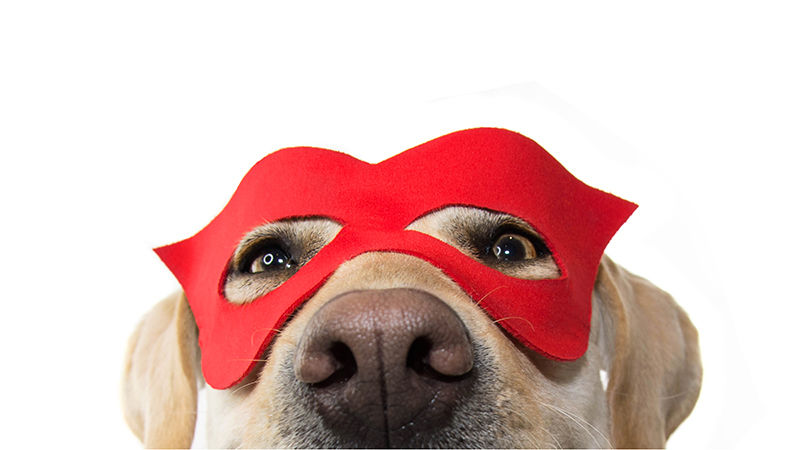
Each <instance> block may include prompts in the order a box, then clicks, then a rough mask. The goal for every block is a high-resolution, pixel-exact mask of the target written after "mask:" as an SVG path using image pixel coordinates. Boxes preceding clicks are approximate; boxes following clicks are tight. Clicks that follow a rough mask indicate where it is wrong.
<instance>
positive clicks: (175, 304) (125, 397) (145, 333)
mask: <svg viewBox="0 0 800 450" xmlns="http://www.w3.org/2000/svg"><path fill="white" fill-rule="evenodd" d="M199 353H200V351H199V348H198V346H197V326H196V325H195V321H194V317H193V316H192V313H191V310H190V309H189V304H188V303H187V301H186V297H185V296H184V295H183V293H182V292H178V293H176V294H173V295H172V296H170V297H168V298H166V299H165V300H163V301H161V302H160V303H158V304H157V305H156V306H155V307H154V308H153V309H152V310H151V311H150V312H149V313H147V315H146V316H145V317H144V318H143V319H142V321H141V323H139V326H138V327H137V329H136V331H135V332H134V333H133V336H131V338H130V341H129V344H128V351H127V355H126V358H125V368H124V373H123V379H122V408H123V411H124V414H125V419H126V421H127V422H128V426H130V428H131V429H132V430H133V432H134V433H135V434H136V436H137V437H138V438H139V439H140V440H141V441H142V442H143V443H144V445H145V447H148V448H189V447H190V446H191V445H192V438H193V436H194V428H195V419H196V416H197V386H198V381H199V378H198V377H199V374H200V369H199V356H200V355H199Z"/></svg>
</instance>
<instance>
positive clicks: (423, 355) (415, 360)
mask: <svg viewBox="0 0 800 450" xmlns="http://www.w3.org/2000/svg"><path fill="white" fill-rule="evenodd" d="M432 347H433V344H432V343H431V340H430V339H429V338H427V337H418V338H416V339H415V340H414V342H412V343H411V347H410V348H409V349H408V356H407V357H406V367H408V368H410V369H411V370H413V371H414V372H416V373H417V374H419V375H430V373H429V372H431V371H432V370H433V369H431V366H430V359H429V356H430V353H431V348H432Z"/></svg>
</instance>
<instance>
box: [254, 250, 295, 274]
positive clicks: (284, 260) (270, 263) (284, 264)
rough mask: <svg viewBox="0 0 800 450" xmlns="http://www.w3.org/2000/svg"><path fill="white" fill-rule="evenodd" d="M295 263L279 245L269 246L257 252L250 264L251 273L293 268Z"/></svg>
mask: <svg viewBox="0 0 800 450" xmlns="http://www.w3.org/2000/svg"><path fill="white" fill-rule="evenodd" d="M294 264H295V262H294V261H292V259H291V257H289V255H287V254H286V252H285V251H284V250H283V249H281V248H279V247H269V248H266V249H264V250H262V251H260V252H258V253H257V255H256V256H255V257H254V258H253V259H252V260H251V262H250V265H249V272H250V273H260V272H266V271H268V270H286V269H291V268H292V266H293V265H294Z"/></svg>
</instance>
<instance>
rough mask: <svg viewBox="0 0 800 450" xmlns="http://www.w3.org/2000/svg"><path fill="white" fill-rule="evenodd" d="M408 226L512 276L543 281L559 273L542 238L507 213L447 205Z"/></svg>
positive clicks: (530, 227) (557, 275) (557, 276)
mask: <svg viewBox="0 0 800 450" xmlns="http://www.w3.org/2000/svg"><path fill="white" fill-rule="evenodd" d="M407 229H409V230H414V231H418V232H421V233H425V234H428V235H430V236H432V237H435V238H437V239H439V240H441V241H443V242H445V243H447V244H450V245H452V246H453V247H455V248H457V249H459V250H460V251H461V252H463V253H464V254H465V255H467V256H469V257H471V258H472V259H474V260H476V261H478V262H480V263H482V264H484V265H486V266H488V267H491V268H493V269H495V270H498V271H500V272H502V273H504V274H506V275H509V276H512V277H515V278H521V279H526V280H543V279H556V278H559V277H560V276H561V269H560V268H559V266H558V264H557V263H556V260H555V257H554V256H553V252H552V251H551V250H550V248H548V245H547V244H546V243H545V240H544V237H542V236H540V235H539V233H538V232H537V231H536V230H535V228H534V227H533V226H531V225H529V224H528V223H527V222H525V221H524V220H522V219H520V218H518V217H515V216H512V215H510V214H507V213H503V212H498V211H491V210H488V209H482V208H475V207H470V206H461V205H454V206H447V207H444V208H442V209H439V210H436V211H433V212H430V213H428V214H425V215H424V216H421V217H419V218H417V219H416V220H414V221H413V222H412V223H410V224H409V225H408V227H407Z"/></svg>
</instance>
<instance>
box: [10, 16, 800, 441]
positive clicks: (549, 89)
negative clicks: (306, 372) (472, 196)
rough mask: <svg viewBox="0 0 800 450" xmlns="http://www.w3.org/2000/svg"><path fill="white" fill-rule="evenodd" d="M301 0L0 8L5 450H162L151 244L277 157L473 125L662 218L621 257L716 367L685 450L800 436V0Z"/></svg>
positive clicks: (406, 142)
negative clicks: (144, 358) (126, 415)
mask: <svg viewBox="0 0 800 450" xmlns="http://www.w3.org/2000/svg"><path fill="white" fill-rule="evenodd" d="M284 3H289V2H275V3H267V2H254V3H250V2H235V3H234V2H218V3H209V2H187V3H175V2H163V1H158V2H149V1H135V2H110V1H96V2H86V1H72V2H38V1H25V2H23V1H18V2H12V1H7V2H3V3H2V4H0V152H1V153H0V155H1V156H0V199H1V202H0V205H2V220H0V230H1V231H2V232H1V233H0V250H2V256H0V274H2V275H0V276H2V290H3V298H2V302H3V303H2V305H3V312H2V313H1V314H0V357H2V371H0V390H2V397H0V398H1V399H2V400H1V401H2V404H3V410H4V412H5V413H6V414H5V415H4V416H5V417H4V418H3V419H2V430H3V432H2V434H3V442H4V444H6V445H8V444H11V445H15V444H16V445H24V446H42V445H48V446H58V447H71V446H77V445H80V446H82V447H83V446H89V447H101V446H102V447H107V446H109V445H110V446H113V447H129V448H136V447H137V445H138V443H137V441H136V440H135V438H134V437H133V435H132V434H131V433H130V432H129V431H128V430H127V428H126V426H125V425H124V422H123V419H122V415H121V413H120V408H119V401H118V383H119V375H120V371H121V365H122V354H123V350H124V347H125V342H126V339H127V336H128V335H129V334H130V332H131V331H132V330H133V328H134V326H135V324H136V322H137V321H138V319H139V318H140V317H141V315H142V314H144V313H145V312H146V311H147V310H148V309H149V307H150V306H151V305H153V304H154V303H155V302H156V301H157V300H159V299H160V298H161V297H163V296H165V295H166V294H168V293H169V292H171V291H172V290H174V289H175V288H177V283H176V282H175V281H174V279H173V278H172V277H171V275H170V273H169V272H168V271H167V269H166V268H165V267H163V266H162V265H161V264H160V262H159V261H158V259H157V258H156V256H155V255H154V254H153V253H152V252H151V251H150V248H152V247H155V246H158V245H162V244H167V243H170V242H173V241H176V240H179V239H182V238H185V237H188V236H189V235H191V234H193V233H194V232H196V231H197V230H199V229H200V228H201V227H202V226H204V225H205V224H206V223H207V222H208V221H209V220H211V218H213V216H214V215H215V214H216V213H217V212H218V211H219V210H220V209H221V207H222V206H223V205H224V204H225V203H226V201H227V200H228V198H229V196H230V195H231V193H232V192H233V190H234V188H235V186H236V185H237V183H238V181H239V180H240V178H241V177H242V176H243V175H244V173H245V172H246V170H247V169H248V168H249V167H250V166H251V165H252V164H253V163H255V162H256V161H257V160H258V159H260V158H261V157H262V156H263V155H265V154H266V153H268V152H270V151H272V150H275V149H277V148H280V147H283V146H295V145H315V146H322V147H328V148H333V149H338V150H342V151H346V152H349V153H351V154H354V155H356V156H358V157H361V158H364V159H366V160H369V161H371V162H377V161H379V160H381V159H383V158H385V157H387V156H390V155H392V154H394V153H397V152H400V151H402V150H404V149H406V148H408V147H411V146H413V145H416V144H419V143H421V142H424V141H426V140H428V139H431V138H434V137H436V136H438V135H440V134H444V133H446V132H450V131H455V130H458V129H462V128H467V127H472V126H502V127H506V128H510V129H514V130H517V131H520V132H522V133H524V134H526V135H528V136H529V137H531V138H533V139H536V140H537V141H538V142H539V143H540V144H542V145H543V146H544V147H545V148H547V149H548V150H549V151H550V152H551V153H552V154H553V155H554V156H556V158H557V159H559V160H560V161H561V162H562V163H563V164H564V165H565V166H566V167H567V168H569V169H570V170H571V171H572V172H573V173H574V174H575V175H577V176H578V177H580V178H582V179H583V180H584V181H586V182H588V183H589V184H592V185H594V186H597V187H600V188H602V189H604V190H608V191H611V192H614V193H615V194H617V195H620V196H622V197H624V198H627V199H630V200H632V201H635V202H637V203H639V204H640V205H641V207H640V209H639V210H638V211H637V212H636V213H635V214H634V216H633V217H632V218H631V219H630V221H629V222H628V223H627V224H626V225H625V226H624V227H623V228H622V229H621V230H620V232H619V234H618V235H617V236H616V237H615V239H614V240H613V241H612V244H611V245H610V246H609V248H608V253H609V254H610V255H611V256H612V257H613V258H614V259H616V260H617V262H619V263H621V264H622V265H624V266H626V267H627V268H629V269H630V270H632V271H634V272H636V273H640V274H642V275H644V276H646V277H648V278H650V279H651V280H652V281H654V282H655V283H657V284H658V285H660V286H661V287H662V288H664V289H665V290H667V291H669V292H671V293H672V294H673V295H674V296H675V298H676V299H677V300H678V302H679V303H681V305H683V307H684V308H685V309H686V310H687V311H688V312H689V314H690V315H691V317H692V319H693V320H694V322H695V324H696V326H697V327H698V329H699V330H700V337H701V342H702V351H703V358H704V364H705V379H704V385H703V390H702V393H701V397H700V401H699V403H698V404H697V407H696V409H695V411H694V413H693V414H692V415H691V416H690V417H689V419H688V420H687V421H686V422H685V423H684V424H683V425H682V426H681V427H680V428H679V429H678V431H677V432H676V433H675V435H674V436H673V438H672V440H671V441H670V443H669V444H670V447H672V448H722V447H749V448H755V447H762V446H764V445H775V444H782V443H784V442H787V441H788V440H789V439H790V438H789V434H790V433H791V432H793V431H794V430H795V429H796V419H797V417H796V406H795V405H797V403H798V400H800V398H798V397H799V396H798V387H797V380H796V377H797V371H796V359H797V354H798V352H797V349H796V346H797V344H798V339H797V333H796V330H797V328H798V325H797V324H796V321H797V316H798V314H797V313H798V306H797V304H798V302H799V301H800V298H799V297H800V296H798V294H797V289H796V281H797V277H798V269H800V267H798V266H799V265H798V263H797V257H798V254H799V253H798V251H800V248H798V239H797V236H796V233H797V229H798V226H800V221H798V217H797V216H798V213H797V210H798V207H797V200H796V197H797V193H798V181H797V178H798V174H797V172H798V163H797V152H798V151H800V138H798V135H797V132H798V124H799V123H800V120H799V119H800V106H799V105H800V89H799V88H798V85H799V84H800V83H798V80H800V66H799V65H798V64H799V63H798V61H799V60H800V59H799V58H798V42H800V31H798V30H800V27H798V25H797V22H798V18H800V16H799V15H798V12H797V11H796V10H794V9H793V8H792V7H790V6H788V5H789V3H788V2H787V3H785V4H782V3H772V2H763V1H761V2H749V3H738V2H720V3H707V2H679V1H670V2H662V3H652V2H592V3H575V2H569V3H567V2H561V3H559V4H558V5H553V4H552V3H555V2H546V3H545V2H542V3H538V2H525V3H518V2H502V1H494V2H483V3H470V2H464V1H459V2H436V3H435V4H434V2H420V3H415V2H408V1H406V2H396V3H393V4H389V3H387V2H374V3H372V4H368V3H362V4H351V3H345V2H320V3H313V4H311V3H298V2H293V3H292V6H291V7H286V6H284ZM279 5H280V6H279ZM490 5H491V6H490ZM486 176H487V177H491V176H493V174H491V173H487V174H486ZM301 181H302V180H281V179H280V178H279V177H277V178H276V182H287V183H293V182H301ZM792 434H793V433H792ZM792 440H794V439H792Z"/></svg>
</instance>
